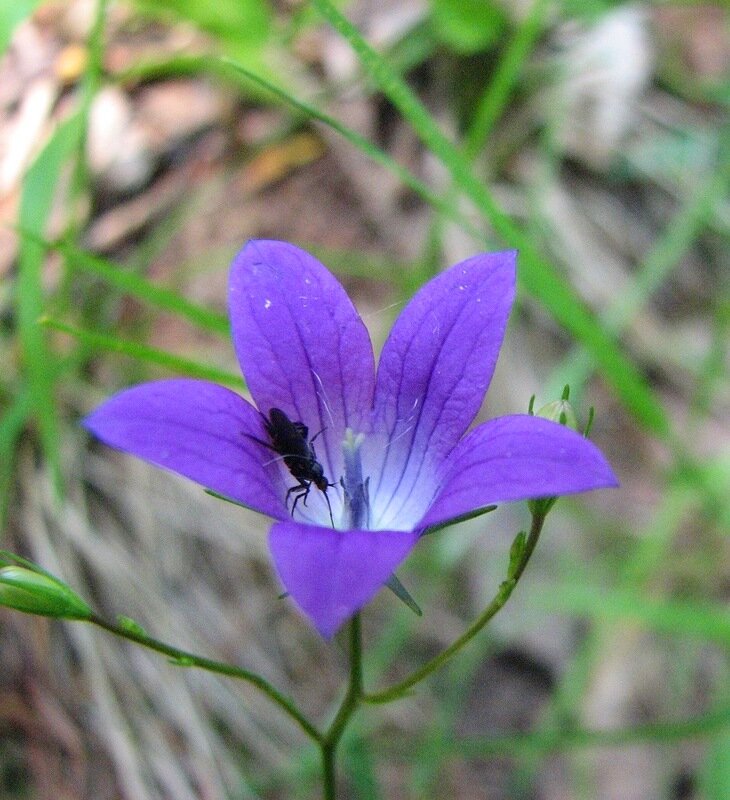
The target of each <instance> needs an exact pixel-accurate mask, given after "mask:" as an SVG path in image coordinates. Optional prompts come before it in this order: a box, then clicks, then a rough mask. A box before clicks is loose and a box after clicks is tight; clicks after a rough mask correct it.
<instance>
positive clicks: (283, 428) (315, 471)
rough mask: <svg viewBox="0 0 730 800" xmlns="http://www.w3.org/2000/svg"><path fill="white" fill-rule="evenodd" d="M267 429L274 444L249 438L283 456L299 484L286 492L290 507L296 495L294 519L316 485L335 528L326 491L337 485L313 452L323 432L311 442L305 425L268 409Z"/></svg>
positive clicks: (293, 505) (293, 504) (272, 409)
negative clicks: (300, 504) (298, 507)
mask: <svg viewBox="0 0 730 800" xmlns="http://www.w3.org/2000/svg"><path fill="white" fill-rule="evenodd" d="M261 416H263V414H262V415H261ZM264 427H265V428H266V433H268V435H269V439H270V440H271V442H264V441H262V440H261V439H257V438H256V437H255V436H251V437H250V438H251V439H253V440H254V441H256V442H258V443H259V444H262V445H263V446H264V447H267V448H268V449H269V450H272V451H273V452H274V453H277V454H278V455H280V456H281V457H282V458H283V459H284V463H285V464H286V466H287V468H288V469H289V472H291V474H292V476H293V477H294V478H296V479H297V481H299V483H297V485H296V486H292V487H291V488H290V489H289V490H288V491H287V493H286V501H285V502H286V504H287V506H288V504H289V495H292V494H293V495H294V502H293V503H292V507H291V513H292V516H294V509H295V508H296V507H297V503H298V502H299V501H300V500H301V501H302V502H303V503H304V505H305V506H306V505H307V497H309V492H310V491H311V489H312V484H314V485H315V486H316V487H317V488H318V489H319V490H320V492H322V494H323V495H324V499H325V500H326V501H327V508H328V509H329V512H330V522H331V523H332V527H333V528H334V527H335V521H334V519H333V517H332V506H331V505H330V499H329V497H328V495H327V489H329V488H330V486H335V485H336V484H334V483H329V482H328V480H327V478H326V477H325V474H324V467H323V466H322V465H321V464H320V463H319V461H317V453H316V452H315V450H314V440H315V439H316V438H317V437H318V436H319V434H320V433H322V431H320V432H319V433H317V434H315V435H314V436H313V437H312V438H311V439H309V438H308V437H309V428H307V426H306V425H305V424H304V423H303V422H293V421H292V420H290V419H289V417H287V415H286V414H285V413H284V412H283V411H282V410H281V409H280V408H271V409H269V418H268V419H267V418H266V417H264Z"/></svg>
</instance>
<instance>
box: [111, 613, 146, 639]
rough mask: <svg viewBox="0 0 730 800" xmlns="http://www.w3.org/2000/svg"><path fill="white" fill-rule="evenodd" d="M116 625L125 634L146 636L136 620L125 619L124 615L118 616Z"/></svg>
mask: <svg viewBox="0 0 730 800" xmlns="http://www.w3.org/2000/svg"><path fill="white" fill-rule="evenodd" d="M117 625H119V627H120V628H122V630H125V631H127V633H133V634H135V635H136V636H147V631H146V630H145V629H144V628H143V627H142V626H141V625H140V624H139V622H137V620H136V619H132V618H131V617H125V616H124V614H119V616H118V617H117Z"/></svg>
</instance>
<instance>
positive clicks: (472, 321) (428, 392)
mask: <svg viewBox="0 0 730 800" xmlns="http://www.w3.org/2000/svg"><path fill="white" fill-rule="evenodd" d="M515 260H516V252H515V251H506V252H501V253H484V254H482V255H478V256H475V257H473V258H470V259H467V260H466V261H462V262H461V263H460V264H457V265H456V266H454V267H451V269H449V270H447V271H446V272H444V273H442V274H441V275H439V276H438V277H437V278H435V279H434V280H432V281H430V282H429V283H427V284H426V285H425V286H424V287H423V288H422V289H421V290H420V291H419V292H418V293H417V294H416V295H415V297H414V298H413V299H412V300H411V301H410V302H409V303H408V305H407V306H406V308H405V309H404V311H403V313H402V314H401V315H400V317H399V318H398V320H397V321H396V323H395V326H394V327H393V330H392V331H391V333H390V336H389V337H388V340H387V341H386V343H385V346H384V348H383V352H382V355H381V357H380V364H379V367H378V374H377V379H376V387H375V413H374V420H375V430H376V431H380V432H381V433H382V432H384V433H385V438H386V439H387V441H388V442H389V443H390V444H388V447H387V449H385V450H384V455H381V466H378V465H377V464H373V465H372V468H373V472H374V473H375V474H380V477H381V481H380V484H379V486H378V487H376V490H375V492H374V497H375V498H376V503H377V505H378V506H379V519H380V523H379V524H382V525H383V526H384V527H389V526H390V525H391V524H394V523H397V522H398V520H399V519H400V517H401V516H402V513H401V511H399V498H407V497H410V496H412V493H413V489H414V487H417V486H418V487H421V488H423V486H424V483H423V482H424V481H429V479H430V478H429V473H431V474H432V473H433V470H434V468H437V467H438V466H440V462H441V460H442V459H443V458H444V457H445V456H446V455H447V454H448V453H449V452H450V451H451V449H452V448H453V447H454V446H455V445H456V443H457V442H458V441H459V439H460V438H461V436H462V435H463V434H464V431H465V430H466V429H467V428H468V427H469V424H470V423H471V421H472V420H473V419H474V416H475V415H476V413H477V411H478V410H479V407H480V406H481V403H482V400H483V399H484V394H485V392H486V390H487V387H488V386H489V382H490V381H491V379H492V373H493V371H494V366H495V364H496V362H497V356H498V354H499V348H500V347H501V345H502V339H503V337H504V331H505V328H506V326H507V318H508V316H509V312H510V309H511V307H512V301H513V299H514V293H515ZM426 452H428V455H429V463H424V457H425V454H426ZM383 487H384V488H383ZM432 496H433V495H432V494H431V497H432ZM429 499H430V497H429ZM423 510H425V509H423V508H421V513H423ZM403 513H406V512H403ZM412 513H413V509H411V510H410V511H409V512H408V516H411V515H412ZM395 526H396V527H399V525H397V524H396V525H395Z"/></svg>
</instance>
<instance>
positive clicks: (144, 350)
mask: <svg viewBox="0 0 730 800" xmlns="http://www.w3.org/2000/svg"><path fill="white" fill-rule="evenodd" d="M39 322H40V324H41V325H45V326H47V327H49V328H54V329H55V330H57V331H61V332H62V333H68V334H69V335H71V336H74V337H76V338H77V339H78V340H79V341H80V342H81V343H82V344H85V345H87V346H88V347H90V348H92V349H95V350H110V351H112V352H114V353H123V354H124V355H128V356H131V357H132V358H136V359H139V360H141V361H146V362H148V363H149V364H155V365H157V366H160V367H164V368H165V369H169V370H171V371H173V372H177V373H180V374H183V375H189V376H191V377H193V378H200V379H202V380H209V381H214V382H215V383H221V384H223V385H224V386H231V387H233V388H235V389H245V388H246V384H245V383H244V381H243V378H241V377H240V376H239V375H235V374H233V373H231V372H227V371H226V370H222V369H216V368H215V367H209V366H208V365H207V364H201V363H199V362H197V361H192V360H191V359H188V358H181V357H180V356H176V355H174V354H172V353H168V352H166V351H164V350H158V349H157V348H155V347H149V346H148V345H145V344H139V343H137V342H130V341H127V340H125V339H119V338H117V337H116V336H108V335H106V334H103V333H96V332H95V331H89V330H85V329H84V328H77V327H75V326H74V325H69V324H67V323H66V322H61V321H60V320H57V319H50V318H48V317H44V318H42V319H41V320H39Z"/></svg>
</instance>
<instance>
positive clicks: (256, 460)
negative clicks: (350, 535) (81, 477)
mask: <svg viewBox="0 0 730 800" xmlns="http://www.w3.org/2000/svg"><path fill="white" fill-rule="evenodd" d="M84 425H85V426H86V428H88V430H90V431H91V432H92V433H93V434H94V435H95V436H97V437H98V438H99V439H101V440H102V441H103V442H105V443H106V444H108V445H111V446H112V447H116V448H118V449H119V450H124V451H125V452H127V453H132V454H133V455H135V456H138V457H139V458H143V459H145V461H149V462H151V463H152V464H156V465H157V466H160V467H166V468H167V469H170V470H172V471H173V472H177V473H179V474H180V475H184V476H185V477H186V478H190V479H192V480H194V481H197V482H198V483H200V484H202V485H203V486H205V487H206V488H208V489H212V490H213V491H215V492H218V493H219V494H222V495H225V496H226V497H229V498H230V499H231V500H235V501H237V502H239V503H243V504H244V505H246V506H249V507H250V508H253V509H255V510H256V511H260V512H261V513H262V514H268V515H269V516H271V517H276V518H279V519H285V518H286V517H287V516H288V514H287V511H286V508H285V507H284V502H283V491H281V489H280V490H279V491H277V488H276V484H275V481H276V475H277V474H278V469H277V465H274V466H273V467H272V468H271V469H267V468H265V467H264V466H263V463H264V461H263V459H262V446H261V445H259V444H257V443H256V442H254V441H252V440H251V439H250V438H248V437H249V436H255V437H256V438H258V439H264V440H265V439H266V434H265V432H264V429H263V424H262V420H261V415H260V414H259V413H258V411H256V409H255V408H254V407H253V406H252V405H251V404H250V403H248V402H247V401H246V400H244V399H243V397H240V396H239V395H237V394H236V393H235V392H232V391H230V390H229V389H225V388H224V387H222V386H218V385H216V384H214V383H208V382H207V381H198V380H188V379H181V380H166V381H155V382H153V383H143V384H141V385H139V386H134V387H132V388H131V389H127V390H125V391H123V392H120V393H119V394H116V395H114V396H113V397H111V398H110V399H109V400H107V401H106V402H105V403H102V405H101V406H99V408H97V409H96V410H95V411H94V412H93V413H92V414H90V415H89V416H88V417H86V419H85V420H84Z"/></svg>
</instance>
